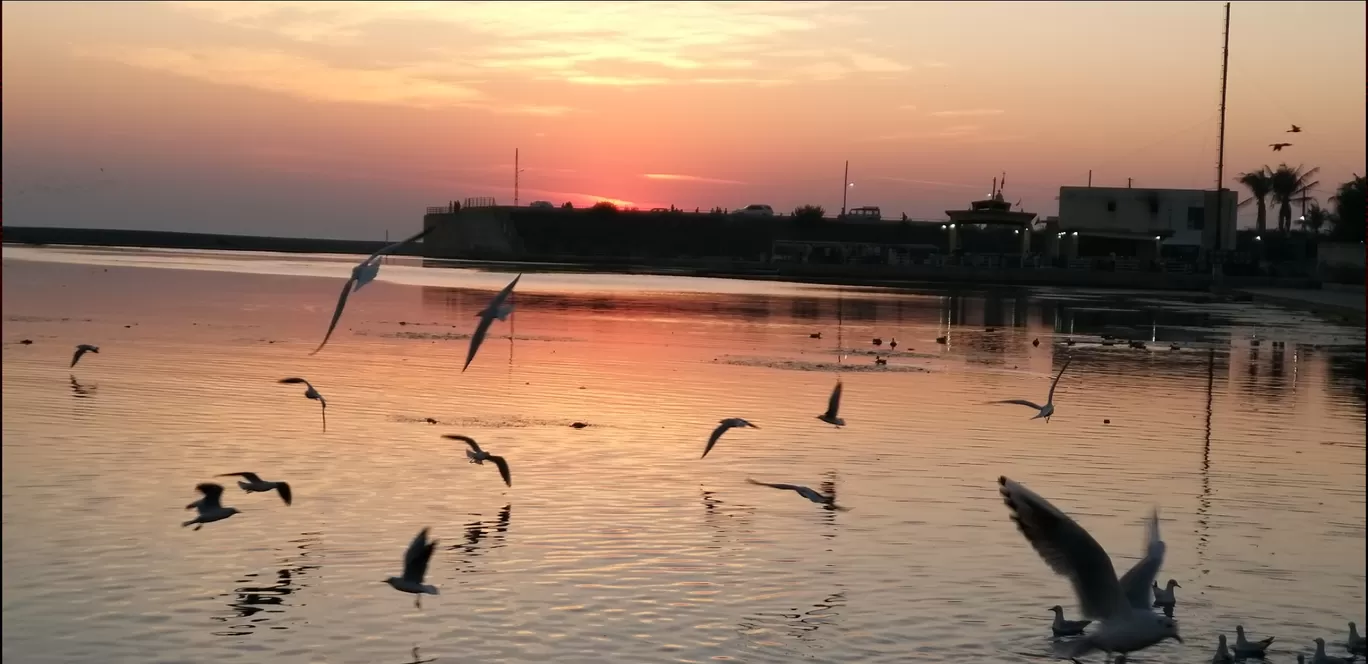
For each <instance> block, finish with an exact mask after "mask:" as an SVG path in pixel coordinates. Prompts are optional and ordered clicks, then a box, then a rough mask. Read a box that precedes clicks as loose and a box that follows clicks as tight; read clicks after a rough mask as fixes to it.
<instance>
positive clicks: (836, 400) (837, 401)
mask: <svg viewBox="0 0 1368 664" xmlns="http://www.w3.org/2000/svg"><path fill="white" fill-rule="evenodd" d="M840 410H841V380H840V379H839V378H838V379H837V380H836V387H834V388H832V390H831V399H830V400H829V401H827V409H826V412H825V413H822V414H821V415H818V416H817V419H819V420H821V421H823V422H826V423H827V424H832V425H835V426H838V427H843V426H845V420H843V419H841V418H840V417H839V416H837V415H836V413H837V412H838V411H840Z"/></svg>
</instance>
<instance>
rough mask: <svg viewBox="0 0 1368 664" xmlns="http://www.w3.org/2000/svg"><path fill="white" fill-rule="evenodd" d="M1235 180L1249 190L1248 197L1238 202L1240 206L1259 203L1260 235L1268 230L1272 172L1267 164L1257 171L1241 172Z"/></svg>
mask: <svg viewBox="0 0 1368 664" xmlns="http://www.w3.org/2000/svg"><path fill="white" fill-rule="evenodd" d="M1236 182H1239V183H1240V184H1242V185H1244V186H1245V188H1246V189H1248V190H1249V194H1250V196H1249V198H1246V199H1244V200H1243V201H1241V202H1240V207H1244V206H1246V205H1249V204H1250V203H1257V204H1258V205H1259V219H1258V229H1259V234H1260V235H1262V234H1263V233H1264V231H1266V230H1268V195H1269V194H1271V193H1273V174H1272V172H1271V171H1270V170H1269V168H1268V167H1267V166H1264V167H1263V168H1260V169H1259V170H1257V171H1250V172H1248V173H1241V174H1240V177H1239V178H1237V179H1236Z"/></svg>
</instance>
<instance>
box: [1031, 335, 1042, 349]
mask: <svg viewBox="0 0 1368 664" xmlns="http://www.w3.org/2000/svg"><path fill="white" fill-rule="evenodd" d="M1031 345H1032V346H1035V347H1036V348H1039V347H1040V337H1036V338H1035V339H1032V340H1031Z"/></svg>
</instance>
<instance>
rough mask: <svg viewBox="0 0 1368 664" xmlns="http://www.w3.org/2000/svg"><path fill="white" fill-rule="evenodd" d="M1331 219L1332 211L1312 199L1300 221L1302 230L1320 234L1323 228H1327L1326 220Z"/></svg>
mask: <svg viewBox="0 0 1368 664" xmlns="http://www.w3.org/2000/svg"><path fill="white" fill-rule="evenodd" d="M1328 221H1330V211H1329V210H1327V209H1325V208H1323V207H1321V206H1320V203H1316V202H1314V201H1312V203H1311V204H1310V205H1308V206H1306V214H1305V215H1302V218H1301V219H1300V220H1299V221H1298V223H1300V224H1301V227H1302V230H1304V231H1307V232H1309V233H1311V234H1312V235H1320V232H1321V229H1323V228H1325V225H1326V222H1328Z"/></svg>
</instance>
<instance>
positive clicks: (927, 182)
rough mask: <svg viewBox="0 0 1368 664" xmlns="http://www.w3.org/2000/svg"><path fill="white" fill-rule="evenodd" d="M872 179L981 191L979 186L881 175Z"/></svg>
mask: <svg viewBox="0 0 1368 664" xmlns="http://www.w3.org/2000/svg"><path fill="white" fill-rule="evenodd" d="M872 179H874V180H882V181H884V182H899V183H902V184H920V185H926V186H928V187H950V188H952V189H982V186H981V185H973V184H960V183H956V182H936V181H935V180H913V179H909V178H895V177H889V176H883V175H880V176H875V177H874V178H872Z"/></svg>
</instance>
